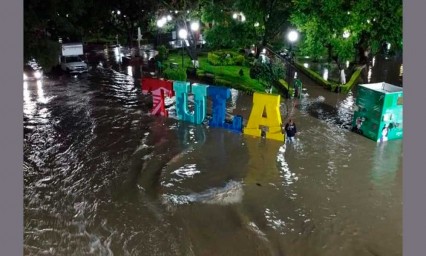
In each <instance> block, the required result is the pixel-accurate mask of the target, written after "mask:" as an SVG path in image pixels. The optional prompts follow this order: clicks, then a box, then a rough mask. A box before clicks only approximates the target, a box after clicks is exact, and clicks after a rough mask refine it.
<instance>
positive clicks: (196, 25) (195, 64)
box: [191, 21, 200, 68]
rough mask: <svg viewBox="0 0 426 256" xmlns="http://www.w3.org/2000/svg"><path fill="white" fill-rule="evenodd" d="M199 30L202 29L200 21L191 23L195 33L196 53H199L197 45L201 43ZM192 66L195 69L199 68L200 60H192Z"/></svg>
mask: <svg viewBox="0 0 426 256" xmlns="http://www.w3.org/2000/svg"><path fill="white" fill-rule="evenodd" d="M199 29H200V23H199V22H198V21H193V22H191V30H192V31H193V32H194V45H195V48H194V51H195V52H196V51H197V45H198V42H199ZM192 66H193V67H194V68H198V66H199V64H198V60H192Z"/></svg>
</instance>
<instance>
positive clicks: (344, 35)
mask: <svg viewBox="0 0 426 256" xmlns="http://www.w3.org/2000/svg"><path fill="white" fill-rule="evenodd" d="M350 35H351V33H350V32H349V31H348V30H345V31H344V32H343V38H348V37H349V36H350Z"/></svg>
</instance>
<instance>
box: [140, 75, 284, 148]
mask: <svg viewBox="0 0 426 256" xmlns="http://www.w3.org/2000/svg"><path fill="white" fill-rule="evenodd" d="M141 86H142V93H143V94H148V93H149V92H151V93H152V96H153V103H154V104H153V108H152V109H151V113H152V114H153V115H161V116H165V117H168V116H169V113H168V111H167V110H166V109H165V105H164V95H168V96H169V97H171V96H173V95H176V116H177V118H178V119H179V120H183V121H187V122H190V123H193V124H201V123H203V121H204V120H205V118H206V114H207V96H209V97H210V98H211V100H212V118H211V119H210V120H209V125H210V126H211V127H221V128H225V129H228V130H232V131H237V132H241V131H242V130H243V118H242V116H240V115H235V116H233V118H232V121H229V120H226V114H227V113H226V101H227V100H228V99H229V98H230V97H231V90H230V89H229V88H226V87H221V86H209V85H205V84H196V83H195V84H192V86H191V85H190V83H189V82H184V81H169V80H162V79H156V78H143V79H142V81H141ZM189 94H191V96H190V97H188V95H189ZM188 98H190V99H188ZM190 100H191V102H189V101H190ZM280 100H281V97H280V95H272V94H266V93H257V92H256V93H254V95H253V107H252V110H251V113H250V117H249V119H248V122H247V126H246V127H245V128H244V130H243V133H244V134H247V135H253V136H257V137H261V136H262V130H261V127H262V128H263V127H267V129H266V131H265V136H266V138H267V139H274V140H279V141H284V134H283V132H282V128H281V124H282V121H281V114H280V108H279V104H280ZM188 102H189V103H190V104H189V105H188Z"/></svg>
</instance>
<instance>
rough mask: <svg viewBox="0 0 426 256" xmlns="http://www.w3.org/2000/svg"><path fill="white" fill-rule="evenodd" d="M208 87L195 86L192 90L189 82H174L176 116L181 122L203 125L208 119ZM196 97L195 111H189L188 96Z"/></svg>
mask: <svg viewBox="0 0 426 256" xmlns="http://www.w3.org/2000/svg"><path fill="white" fill-rule="evenodd" d="M207 87H208V85H203V84H193V85H192V90H191V87H190V84H189V82H182V81H174V82H173V89H174V90H175V93H176V115H177V117H178V119H179V120H183V121H187V122H191V123H194V124H201V123H202V122H203V121H204V119H205V118H206V103H207V102H206V98H207ZM190 92H192V94H193V95H194V110H193V111H190V110H189V109H188V94H189V93H190Z"/></svg>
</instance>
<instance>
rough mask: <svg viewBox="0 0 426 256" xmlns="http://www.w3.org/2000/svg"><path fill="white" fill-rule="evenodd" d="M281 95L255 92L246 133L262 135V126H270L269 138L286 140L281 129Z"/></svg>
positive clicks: (245, 129)
mask: <svg viewBox="0 0 426 256" xmlns="http://www.w3.org/2000/svg"><path fill="white" fill-rule="evenodd" d="M280 98H281V97H280V95H272V94H265V93H257V92H255V93H254V94H253V107H252V109H251V113H250V118H249V120H248V122H247V126H246V127H245V128H244V134H248V135H253V136H258V137H260V136H261V134H262V131H261V130H260V126H261V125H262V126H266V127H268V131H267V132H266V138H267V139H274V140H279V141H284V134H283V133H282V130H281V124H282V122H281V114H280Z"/></svg>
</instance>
